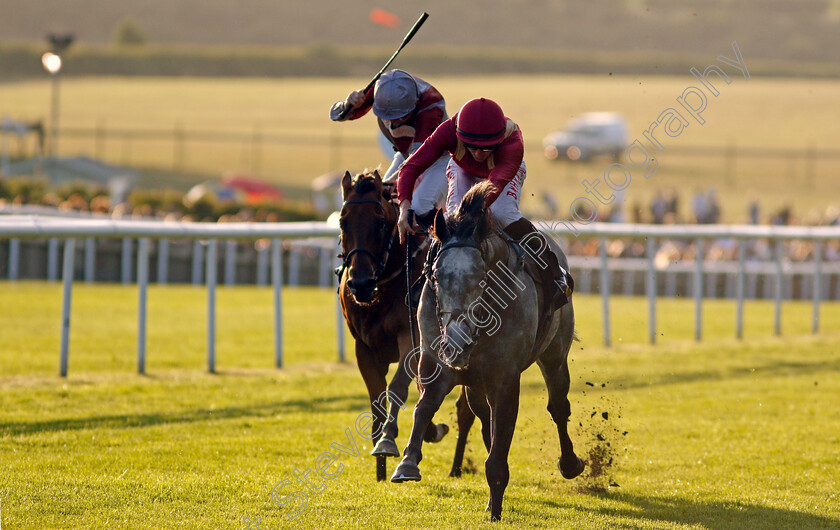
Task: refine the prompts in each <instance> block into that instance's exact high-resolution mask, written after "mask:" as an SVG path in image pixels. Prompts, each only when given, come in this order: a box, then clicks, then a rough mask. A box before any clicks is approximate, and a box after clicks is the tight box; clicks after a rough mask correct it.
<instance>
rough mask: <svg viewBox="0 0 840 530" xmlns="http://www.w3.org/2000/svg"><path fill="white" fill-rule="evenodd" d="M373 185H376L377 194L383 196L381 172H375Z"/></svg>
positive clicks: (375, 170)
mask: <svg viewBox="0 0 840 530" xmlns="http://www.w3.org/2000/svg"><path fill="white" fill-rule="evenodd" d="M373 183H374V184H375V185H376V194H377V195H380V196H381V195H382V177H380V176H379V170H378V169H374V170H373Z"/></svg>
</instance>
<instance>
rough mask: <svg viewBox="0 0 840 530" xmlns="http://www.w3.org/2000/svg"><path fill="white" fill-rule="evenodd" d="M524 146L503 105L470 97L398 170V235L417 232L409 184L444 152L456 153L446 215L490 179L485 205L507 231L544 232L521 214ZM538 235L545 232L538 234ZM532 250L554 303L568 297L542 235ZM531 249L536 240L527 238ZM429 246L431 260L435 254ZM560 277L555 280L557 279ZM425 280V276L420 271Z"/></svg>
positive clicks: (520, 236)
mask: <svg viewBox="0 0 840 530" xmlns="http://www.w3.org/2000/svg"><path fill="white" fill-rule="evenodd" d="M524 152H525V146H524V142H523V140H522V132H521V131H520V130H519V126H518V125H516V123H515V122H514V121H513V120H511V119H510V118H508V117H506V116H505V114H504V112H503V111H502V108H501V107H500V106H499V105H498V104H497V103H496V102H494V101H492V100H490V99H486V98H476V99H471V100H470V101H468V102H467V103H466V104H464V106H463V107H461V110H460V111H459V112H458V114H456V115H455V116H453V117H452V118H450V119H448V120H446V121H444V122H443V123H441V124H440V126H438V128H437V129H435V132H434V133H432V135H431V136H429V138H428V139H427V140H426V141H425V142H424V143H423V145H422V146H420V148H419V149H418V150H417V151H415V152H414V154H412V155H411V156H410V157H409V158H408V160H406V161H405V162H404V163H403V165H402V167H401V168H400V171H399V180H398V182H397V193H398V199H399V201H400V217H399V221H398V228H399V233H400V241H403V240H404V238H405V234H406V233H409V234H413V233H414V229H415V228H416V227H415V226H412V225H411V224H410V221H409V216H408V210H409V209H410V208H411V207H412V204H411V190H412V188H413V186H414V182H415V180H416V179H417V177H418V176H419V175H420V174H422V173H423V171H425V170H426V168H428V167H429V166H430V165H431V164H433V163H434V162H435V161H436V160H438V159H439V158H440V157H441V155H442V154H444V153H449V154H450V155H451V156H452V159H451V160H450V162H449V164H448V165H447V167H446V177H447V180H448V181H449V191H448V194H447V198H446V215H447V216H448V215H451V214H452V213H453V212H454V211H455V210H456V209H457V207H458V205H459V204H460V203H461V199H462V198H463V197H464V195H465V194H466V193H467V191H468V190H469V189H470V188H471V187H472V186H473V185H474V184H476V183H478V182H480V181H481V180H484V179H489V180H490V181H491V182H492V183H493V184H495V185H496V192H495V193H493V194H491V195H489V196H488V197H487V200H486V207H487V208H489V209H490V213H492V214H493V216H494V217H495V219H496V221H497V222H498V223H499V225H500V226H501V227H502V229H503V231H504V232H505V233H506V234H507V235H509V236H510V237H511V238H513V239H514V240H516V241H523V240H532V239H533V237H534V236H531V237H528V236H529V234H533V233H537V234H540V233H539V232H538V231H537V229H536V228H535V227H534V225H533V224H532V223H531V222H530V221H529V220H528V219H526V218H524V217H523V216H522V213H521V212H520V211H519V201H520V197H521V194H522V185H523V183H524V181H525V162H524V161H523V156H524ZM540 237H544V236H542V234H540ZM543 243H544V244H542V245H540V250H539V251H537V254H536V255H535V256H534V257H535V260H534V261H536V262H537V263H544V264H548V267H544V268H541V267H538V268H540V272H541V281H542V283H543V287H544V290H545V292H546V298H547V300H548V301H549V304H548V305H550V306H551V307H552V308H553V309H557V308H559V307H560V306H561V305H563V304H564V303H566V302H567V301H568V299H567V294H568V293H567V289H568V287H567V281H566V273H565V271H563V270H562V269H561V268H560V265H559V263H558V261H557V256H556V255H555V254H554V252H552V251H551V250H550V248H549V245H548V244H547V243H545V241H543ZM523 246H525V247H526V249H527V250H528V251H529V252H530V251H531V247H532V245H527V244H525V243H524V241H523ZM433 254H434V251H433V250H431V249H430V256H429V262H428V263H427V265H429V264H430V263H431V262H432V261H433V260H434V255H433ZM555 280H556V281H555ZM421 281H422V277H421Z"/></svg>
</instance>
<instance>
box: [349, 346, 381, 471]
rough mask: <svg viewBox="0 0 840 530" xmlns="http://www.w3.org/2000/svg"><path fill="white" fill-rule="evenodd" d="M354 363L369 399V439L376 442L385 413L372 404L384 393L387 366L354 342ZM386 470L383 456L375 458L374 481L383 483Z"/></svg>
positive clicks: (366, 348) (368, 349)
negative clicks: (370, 414) (371, 418)
mask: <svg viewBox="0 0 840 530" xmlns="http://www.w3.org/2000/svg"><path fill="white" fill-rule="evenodd" d="M356 363H357V364H358V365H359V372H361V374H362V379H364V381H365V386H366V387H367V391H368V396H369V397H370V411H371V413H372V414H373V423H371V426H370V434H371V439H372V440H376V439H377V438H378V437H379V435H380V433H381V432H382V427H383V425H384V423H385V412H384V410H383V409H380V408H379V407H377V406H375V405H374V402H375V401H376V400H377V399H378V398H379V396H381V395H382V393H383V392H384V391H385V373H386V372H387V370H388V366H387V365H383V363H381V362H380V361H378V360H377V359H376V357H375V356H374V354H373V352H372V351H371V350H370V348H368V347H367V346H366V345H365V344H364V343H362V342H361V341H358V340H357V341H356ZM387 475H388V469H387V467H386V464H385V457H384V456H377V457H376V480H378V481H380V482H381V481H383V480H385V479H386V478H387Z"/></svg>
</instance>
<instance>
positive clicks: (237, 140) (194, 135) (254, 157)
mask: <svg viewBox="0 0 840 530" xmlns="http://www.w3.org/2000/svg"><path fill="white" fill-rule="evenodd" d="M59 134H60V136H61V137H63V138H76V139H81V140H85V141H86V140H90V141H91V142H92V145H93V148H92V150H91V152H92V154H93V156H94V157H95V158H97V159H102V158H103V153H104V145H105V143H106V142H111V141H118V142H121V143H122V145H123V149H124V151H125V152H131V143H132V142H139V141H156V142H160V141H164V142H172V150H171V152H172V167H173V169H174V170H176V171H180V170H183V169H184V160H185V159H186V151H187V150H186V145H187V144H188V143H192V142H211V143H227V144H238V145H241V146H245V147H248V152H249V153H250V156H251V164H252V167H251V170H252V171H254V172H258V171H260V170H261V169H262V168H263V167H264V164H263V161H262V156H263V153H264V152H265V149H263V148H264V147H267V146H288V145H300V146H319V147H325V148H327V149H329V156H328V159H329V160H330V162H331V164H330V167H338V166H339V164H338V155H337V153H336V150H338V149H340V148H341V147H370V138H368V137H367V136H364V137H357V136H351V135H336V133H335V131H334V130H331V131H325V132H323V133H312V132H305V131H303V132H302V131H288V132H276V131H273V132H268V131H266V127H263V126H261V125H260V124H254V125H253V127H252V128H251V130H247V131H246V130H242V131H230V130H211V129H187V128H186V127H185V126H184V124H183V123H181V122H176V123H174V124H173V126H172V128H147V129H141V128H131V127H116V126H115V127H107V126H106V125H105V123H104V122H103V121H101V120H100V121H98V122H97V123H96V125H95V126H93V127H66V128H62V129H61V130H60V131H59ZM526 148H527V149H528V150H529V151H532V152H536V153H541V152H542V151H543V147H542V144H541V143H540V142H536V141H532V142H529V143H527V144H526ZM671 155H676V156H693V157H717V158H720V159H722V160H723V167H724V174H725V176H726V179H727V180H728V181H731V180H732V179H733V178H734V177H735V167H736V166H737V165H738V164H737V162H738V160H739V159H763V160H766V159H769V158H777V159H786V160H792V161H797V160H803V161H804V163H805V169H804V171H805V179H806V181H808V182H811V181H813V179H814V177H815V172H816V170H815V162H816V161H817V160H821V159H827V160H840V149H825V148H822V149H817V148H816V147H815V146H814V145H813V144H810V145H807V146H804V147H801V148H792V147H787V148H768V147H759V146H741V145H737V144H735V143H733V142H730V143H728V144H725V145H717V146H713V145H698V146H674V147H669V149H668V156H671Z"/></svg>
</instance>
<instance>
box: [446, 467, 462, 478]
mask: <svg viewBox="0 0 840 530" xmlns="http://www.w3.org/2000/svg"><path fill="white" fill-rule="evenodd" d="M449 477H450V478H461V468H460V467H457V468H456V467H453V468H452V470H451V471H450V472H449Z"/></svg>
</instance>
